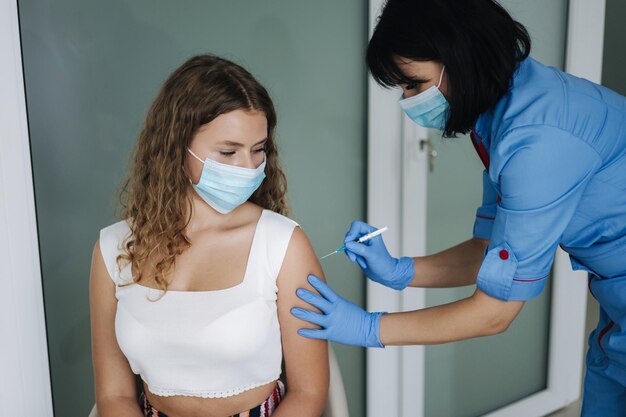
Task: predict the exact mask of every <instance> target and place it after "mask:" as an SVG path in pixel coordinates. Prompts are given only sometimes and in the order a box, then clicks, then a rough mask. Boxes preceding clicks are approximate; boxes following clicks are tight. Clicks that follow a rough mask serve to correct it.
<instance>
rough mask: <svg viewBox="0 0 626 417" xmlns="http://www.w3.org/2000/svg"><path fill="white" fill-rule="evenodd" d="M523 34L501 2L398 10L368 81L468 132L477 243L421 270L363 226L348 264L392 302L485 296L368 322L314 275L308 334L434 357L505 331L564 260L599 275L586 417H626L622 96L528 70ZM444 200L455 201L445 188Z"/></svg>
mask: <svg viewBox="0 0 626 417" xmlns="http://www.w3.org/2000/svg"><path fill="white" fill-rule="evenodd" d="M530 45H531V42H530V37H529V35H528V33H527V31H526V29H525V28H524V27H523V26H522V25H521V24H520V23H518V22H516V21H515V20H513V19H512V18H511V16H510V15H509V14H508V13H507V11H506V10H504V9H503V8H502V7H501V6H500V5H499V4H498V3H496V2H495V1H492V0H464V1H458V0H439V1H432V0H428V1H426V0H410V1H408V0H389V1H388V2H387V4H386V6H385V8H384V10H383V12H382V15H381V17H380V20H379V22H378V25H377V26H376V29H375V31H374V34H373V36H372V38H371V40H370V42H369V46H368V50H367V63H368V66H369V69H370V71H371V73H372V76H373V77H374V79H375V80H376V81H377V82H378V83H379V84H381V85H383V86H386V87H396V86H399V87H401V88H402V93H403V97H402V99H401V100H400V106H401V107H402V108H403V109H404V111H405V112H406V114H407V115H408V116H409V117H410V118H411V119H412V120H413V121H414V122H416V123H418V124H419V125H422V126H424V127H427V128H435V129H439V130H441V131H443V134H444V136H446V137H452V136H455V135H457V134H465V133H469V134H470V138H471V139H470V140H471V141H472V142H473V144H474V147H475V148H476V151H477V154H478V156H479V157H480V159H481V160H482V162H483V164H484V166H485V171H484V173H483V203H482V206H481V207H479V208H478V210H477V212H476V220H475V224H474V230H473V237H472V238H470V239H468V240H467V241H465V242H463V243H460V244H458V245H457V246H454V247H452V248H450V249H447V250H444V251H442V252H440V253H436V254H434V255H429V256H424V257H415V258H409V257H402V258H399V259H397V258H394V257H392V256H390V255H389V253H388V251H387V249H386V247H385V244H384V242H383V240H382V238H381V237H380V236H378V237H376V238H374V239H372V240H369V241H367V242H365V243H356V242H354V241H355V240H356V239H357V238H359V237H360V236H362V235H364V234H366V233H369V232H371V231H372V230H374V228H373V227H372V226H370V225H368V224H366V223H362V222H354V223H353V224H352V226H351V227H350V229H349V231H348V232H347V234H346V237H345V245H346V247H347V251H346V253H347V256H348V258H349V259H350V260H351V261H352V262H356V263H357V264H358V265H359V266H360V267H361V268H362V270H363V272H364V273H365V274H366V275H367V277H368V278H369V279H371V280H373V281H376V282H378V283H380V284H382V285H385V286H387V287H390V288H394V289H396V290H403V289H404V288H406V287H407V286H413V287H425V288H434V287H456V286H463V285H476V291H475V292H474V294H473V295H472V296H471V297H469V298H466V299H463V300H460V301H456V302H454V303H451V304H446V305H440V306H436V307H432V308H426V309H423V310H419V311H411V312H401V313H390V314H387V313H381V312H374V313H370V312H365V311H363V310H362V309H361V308H360V307H358V306H356V305H354V304H352V303H350V302H349V301H347V300H345V299H343V298H342V297H340V296H339V295H337V294H336V293H334V292H333V291H332V290H331V289H330V288H329V287H328V286H327V285H325V284H324V283H323V282H322V281H321V280H319V279H317V278H316V277H314V276H310V277H309V281H310V283H311V284H312V285H313V286H314V287H315V288H316V289H317V290H318V291H319V293H320V294H321V296H320V295H317V294H314V293H312V292H310V291H307V290H304V289H300V290H298V295H299V297H300V298H302V299H303V300H305V301H307V302H308V303H309V304H310V305H311V306H312V307H315V308H317V309H319V310H320V311H321V313H318V312H314V311H310V310H306V309H299V308H295V309H293V310H292V314H294V315H295V316H296V317H298V318H301V319H302V320H306V321H309V322H311V323H314V324H317V325H319V326H320V329H318V330H311V329H303V330H301V331H300V334H301V335H303V336H306V337H310V338H320V339H327V340H332V341H335V342H339V343H345V344H350V345H357V346H366V347H383V346H386V345H425V344H438V343H445V342H452V341H457V340H463V339H468V338H473V337H478V336H486V335H494V334H497V333H501V332H504V331H506V329H507V328H508V327H509V325H510V324H511V322H512V321H513V320H514V319H515V317H516V316H517V315H518V313H519V312H520V310H521V309H522V307H523V305H524V302H525V301H526V300H529V299H531V298H533V297H535V296H537V295H538V294H539V293H540V292H541V291H542V290H543V288H544V287H545V284H546V279H547V276H548V274H549V273H550V268H551V266H552V263H553V260H554V254H555V251H556V249H557V246H561V247H562V248H563V249H564V250H565V251H567V252H568V253H569V255H570V259H571V262H572V265H573V267H574V269H583V270H586V271H589V273H590V274H589V277H590V282H589V283H590V290H591V292H592V294H593V295H594V296H595V297H596V298H597V300H598V301H599V303H600V306H601V315H600V323H599V324H598V327H597V329H596V330H595V331H594V332H593V333H592V334H591V336H590V337H589V350H588V354H587V374H586V377H585V390H584V400H583V415H584V416H603V417H612V416H623V415H624V412H625V411H624V410H626V98H624V97H623V96H620V95H619V94H616V93H615V92H613V91H610V90H608V89H607V88H604V87H602V86H599V85H596V84H594V83H592V82H589V81H586V80H583V79H580V78H576V77H574V76H572V75H569V74H566V73H564V72H561V71H559V70H558V69H555V68H551V67H547V66H544V65H543V64H541V63H540V62H537V61H536V60H534V59H532V58H530V57H529V53H530ZM442 191H444V192H445V190H442Z"/></svg>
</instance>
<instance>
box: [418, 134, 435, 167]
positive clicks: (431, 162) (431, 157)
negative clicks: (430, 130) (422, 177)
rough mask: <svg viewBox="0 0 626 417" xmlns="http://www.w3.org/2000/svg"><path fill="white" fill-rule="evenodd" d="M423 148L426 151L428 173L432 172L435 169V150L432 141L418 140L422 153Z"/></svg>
mask: <svg viewBox="0 0 626 417" xmlns="http://www.w3.org/2000/svg"><path fill="white" fill-rule="evenodd" d="M424 148H427V149H428V171H429V172H433V170H434V169H435V158H436V157H437V149H435V145H434V144H433V141H432V140H430V139H421V140H420V151H424Z"/></svg>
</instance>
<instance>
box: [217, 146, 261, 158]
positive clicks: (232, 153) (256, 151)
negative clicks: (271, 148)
mask: <svg viewBox="0 0 626 417" xmlns="http://www.w3.org/2000/svg"><path fill="white" fill-rule="evenodd" d="M252 152H254V153H262V152H265V147H263V148H260V149H255V150H253V151H252ZM234 154H235V151H220V155H222V156H227V157H228V156H233V155H234Z"/></svg>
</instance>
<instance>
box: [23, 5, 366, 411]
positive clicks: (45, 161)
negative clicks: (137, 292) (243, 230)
mask: <svg viewBox="0 0 626 417" xmlns="http://www.w3.org/2000/svg"><path fill="white" fill-rule="evenodd" d="M19 12H20V24H21V33H22V47H23V56H24V68H25V80H26V90H27V91H26V92H27V102H28V116H29V127H30V135H31V148H32V158H33V174H34V182H35V194H36V204H37V219H38V228H39V239H40V250H41V264H42V272H43V281H44V282H43V284H44V297H45V307H46V320H47V329H48V343H49V352H50V365H51V372H52V386H53V398H54V407H55V415H57V416H59V417H83V416H86V415H87V413H88V411H89V410H90V408H91V406H92V405H93V398H94V396H93V381H92V369H91V351H90V341H89V311H88V276H89V265H90V257H91V250H92V247H93V243H94V241H95V240H96V239H97V237H98V231H99V229H100V228H102V227H103V226H105V225H107V224H110V223H112V222H113V221H114V220H115V218H114V209H115V196H116V191H117V189H118V187H119V185H120V181H121V180H122V178H123V177H124V175H125V172H126V170H127V168H128V163H129V158H130V154H131V150H132V147H133V144H134V142H135V139H136V136H137V134H138V132H139V129H140V126H141V124H142V121H143V118H144V116H145V113H146V110H147V108H148V106H149V104H150V102H151V100H152V98H153V97H154V96H155V94H156V92H157V89H158V88H159V86H160V85H161V83H162V81H163V80H164V79H165V77H166V76H167V75H168V74H169V73H170V72H171V71H172V70H173V69H174V68H176V67H177V66H178V65H180V64H181V63H182V62H183V61H184V60H185V59H186V58H187V57H189V56H191V55H193V54H198V53H204V52H211V53H215V54H218V55H222V56H224V57H226V58H230V59H233V60H235V61H237V62H239V63H240V64H242V65H244V66H245V67H246V68H247V69H249V70H250V71H251V72H252V73H253V74H254V75H255V76H256V77H257V78H258V79H259V80H260V81H261V82H262V83H263V84H264V85H265V86H266V87H267V88H268V90H269V91H270V94H271V95H272V97H273V99H274V101H275V104H276V107H277V111H278V116H279V129H278V135H279V144H280V148H281V152H282V158H283V162H284V166H285V168H286V172H287V177H288V182H289V194H290V201H291V203H292V207H293V217H294V219H295V220H297V221H298V222H300V224H301V225H302V226H303V228H304V230H305V231H306V232H307V233H308V235H309V237H310V238H311V240H312V242H313V245H314V247H315V249H316V250H317V251H318V253H325V252H328V251H330V250H331V249H333V248H336V247H337V245H338V244H339V243H340V242H341V241H342V239H343V234H344V233H345V230H347V228H348V226H349V224H350V222H351V221H352V220H353V219H363V218H365V160H366V159H365V157H366V120H365V118H366V68H365V64H364V58H363V57H364V50H365V47H366V42H367V3H366V2H363V1H358V0H350V1H340V2H337V1H332V0H323V1H315V2H294V1H289V0H272V1H269V0H263V1H260V0H257V1H253V0H246V1H228V2H226V1H220V2H217V1H188V2H169V1H163V0H159V1H148V0H110V1H106V2H96V1H79V0H57V1H55V2H51V1H30V2H20V4H19ZM324 267H325V271H326V273H327V276H328V277H329V281H330V283H331V284H332V286H333V287H334V288H335V289H336V290H337V291H338V292H340V293H341V294H343V295H345V296H346V297H348V298H349V299H351V300H352V301H354V302H357V303H359V304H361V305H363V303H364V288H365V287H364V281H363V278H362V276H361V274H360V271H359V270H358V269H357V268H355V267H354V266H353V265H352V264H350V263H348V262H346V261H345V260H344V259H342V258H341V257H335V259H329V260H328V262H327V263H325V264H324ZM336 352H337V354H338V357H339V362H340V365H341V369H342V373H343V378H344V382H345V384H346V387H347V394H348V399H349V407H350V412H351V415H353V416H363V415H364V402H365V401H364V392H365V386H364V379H365V359H364V351H363V350H362V349H358V348H352V347H344V346H336Z"/></svg>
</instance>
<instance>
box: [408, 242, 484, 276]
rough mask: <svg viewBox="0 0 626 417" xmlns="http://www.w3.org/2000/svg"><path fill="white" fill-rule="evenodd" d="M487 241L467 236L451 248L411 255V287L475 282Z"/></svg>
mask: <svg viewBox="0 0 626 417" xmlns="http://www.w3.org/2000/svg"><path fill="white" fill-rule="evenodd" d="M488 244H489V241H487V240H482V239H475V238H474V239H470V240H467V241H465V242H463V243H461V244H459V245H456V246H454V247H452V248H450V249H446V250H444V251H441V252H439V253H435V254H433V255H428V256H420V257H416V258H413V264H414V266H415V277H414V278H413V281H411V283H410V284H409V286H411V287H423V288H447V287H461V286H464V285H471V284H475V283H476V276H477V275H478V271H479V269H480V265H481V263H482V260H483V254H484V252H485V247H486V246H487V245H488Z"/></svg>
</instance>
